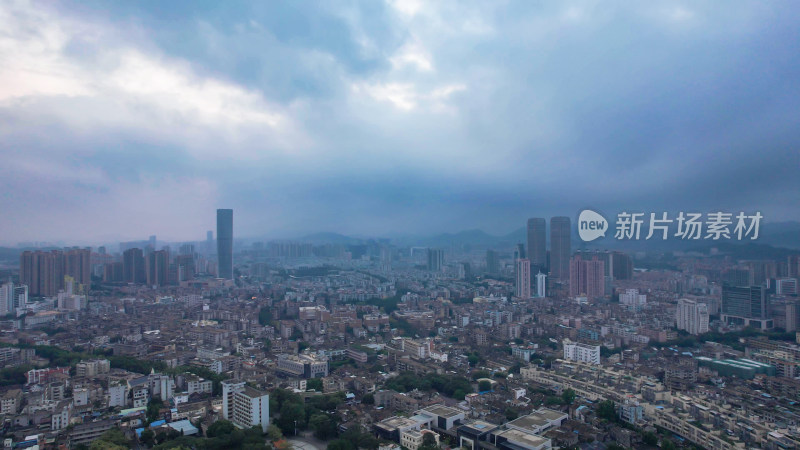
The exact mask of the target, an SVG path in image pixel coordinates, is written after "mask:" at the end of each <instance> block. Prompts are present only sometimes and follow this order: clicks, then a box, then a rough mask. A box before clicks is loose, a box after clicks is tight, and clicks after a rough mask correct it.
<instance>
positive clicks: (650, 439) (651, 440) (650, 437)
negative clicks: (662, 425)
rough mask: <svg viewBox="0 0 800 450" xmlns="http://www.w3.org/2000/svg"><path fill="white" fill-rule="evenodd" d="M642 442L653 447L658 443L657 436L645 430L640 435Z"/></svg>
mask: <svg viewBox="0 0 800 450" xmlns="http://www.w3.org/2000/svg"><path fill="white" fill-rule="evenodd" d="M642 442H644V443H645V444H647V445H649V446H651V447H655V446H656V445H658V436H656V435H655V434H654V433H653V432H652V431H646V432H645V433H644V434H643V435H642Z"/></svg>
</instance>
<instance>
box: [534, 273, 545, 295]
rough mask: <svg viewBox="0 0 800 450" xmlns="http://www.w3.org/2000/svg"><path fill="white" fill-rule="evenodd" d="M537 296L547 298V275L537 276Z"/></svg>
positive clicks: (539, 274)
mask: <svg viewBox="0 0 800 450" xmlns="http://www.w3.org/2000/svg"><path fill="white" fill-rule="evenodd" d="M536 296H537V297H546V296H547V275H545V274H543V273H542V272H539V273H537V274H536Z"/></svg>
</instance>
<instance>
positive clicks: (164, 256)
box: [145, 250, 169, 286]
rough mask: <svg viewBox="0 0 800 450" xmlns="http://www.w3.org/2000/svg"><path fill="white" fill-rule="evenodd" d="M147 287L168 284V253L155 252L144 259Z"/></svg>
mask: <svg viewBox="0 0 800 450" xmlns="http://www.w3.org/2000/svg"><path fill="white" fill-rule="evenodd" d="M145 267H146V272H147V285H148V286H166V285H167V284H168V269H169V253H168V252H167V251H166V250H156V251H154V252H152V253H150V254H149V255H147V258H146V259H145Z"/></svg>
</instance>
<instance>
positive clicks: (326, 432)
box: [308, 413, 336, 441]
mask: <svg viewBox="0 0 800 450" xmlns="http://www.w3.org/2000/svg"><path fill="white" fill-rule="evenodd" d="M308 426H310V427H311V429H312V430H314V436H316V437H317V438H319V439H321V440H323V441H326V440H328V439H330V438H332V437H334V436H336V422H334V421H333V420H332V419H331V418H330V417H329V416H328V415H327V414H325V413H318V414H314V415H313V416H311V418H310V419H308Z"/></svg>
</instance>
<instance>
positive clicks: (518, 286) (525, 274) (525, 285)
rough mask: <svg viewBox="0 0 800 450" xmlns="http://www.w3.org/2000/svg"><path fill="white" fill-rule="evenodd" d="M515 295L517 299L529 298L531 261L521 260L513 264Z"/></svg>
mask: <svg viewBox="0 0 800 450" xmlns="http://www.w3.org/2000/svg"><path fill="white" fill-rule="evenodd" d="M514 266H515V267H514V273H515V275H516V283H515V284H514V286H515V293H516V294H517V297H519V298H526V299H527V298H531V261H530V260H529V259H527V258H521V259H518V260H516V261H515V262H514Z"/></svg>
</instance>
